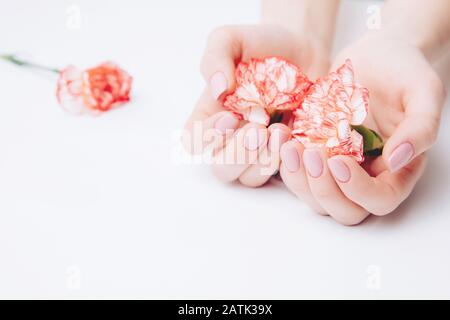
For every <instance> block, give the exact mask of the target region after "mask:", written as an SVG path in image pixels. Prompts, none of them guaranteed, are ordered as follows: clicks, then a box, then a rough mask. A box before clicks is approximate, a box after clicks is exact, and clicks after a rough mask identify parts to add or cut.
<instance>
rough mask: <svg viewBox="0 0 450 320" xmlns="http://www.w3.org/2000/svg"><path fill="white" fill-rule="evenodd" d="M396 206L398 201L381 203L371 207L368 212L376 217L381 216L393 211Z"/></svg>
mask: <svg viewBox="0 0 450 320" xmlns="http://www.w3.org/2000/svg"><path fill="white" fill-rule="evenodd" d="M398 206H399V203H395V202H389V203H384V204H383V205H380V206H378V207H374V208H372V209H371V210H370V213H371V214H373V215H375V216H378V217H383V216H386V215H388V214H390V213H391V212H393V211H394V210H395V209H397V207H398Z"/></svg>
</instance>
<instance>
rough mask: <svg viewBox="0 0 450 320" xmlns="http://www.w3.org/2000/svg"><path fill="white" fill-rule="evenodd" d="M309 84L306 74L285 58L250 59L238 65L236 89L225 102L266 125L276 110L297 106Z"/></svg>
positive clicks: (244, 117) (230, 107)
mask: <svg viewBox="0 0 450 320" xmlns="http://www.w3.org/2000/svg"><path fill="white" fill-rule="evenodd" d="M310 86H311V82H310V81H309V79H308V78H307V77H306V75H305V74H303V73H302V72H301V71H300V69H299V68H298V67H297V66H295V65H293V64H291V63H289V62H287V61H285V60H283V59H280V58H275V57H272V58H266V59H264V60H259V59H251V60H250V62H249V63H248V64H247V63H243V62H241V63H239V65H238V66H237V68H236V91H235V92H234V93H232V94H230V95H228V96H227V97H226V99H225V103H224V105H225V107H226V108H227V109H229V110H230V111H233V112H234V113H236V114H238V115H240V116H241V117H242V118H243V119H244V120H248V121H251V122H256V123H260V124H263V125H266V126H267V125H268V124H269V122H270V116H271V115H272V114H273V112H275V111H277V110H279V111H284V110H294V109H295V108H297V107H298V106H299V105H300V104H301V102H302V101H303V98H304V96H305V94H306V92H307V90H308V89H309V87H310Z"/></svg>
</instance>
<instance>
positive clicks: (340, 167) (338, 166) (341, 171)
mask: <svg viewBox="0 0 450 320" xmlns="http://www.w3.org/2000/svg"><path fill="white" fill-rule="evenodd" d="M328 168H330V171H331V173H332V174H333V176H334V177H335V178H336V180H338V181H339V182H343V183H345V182H348V181H349V180H350V169H349V168H348V167H347V165H346V164H345V163H344V161H342V160H340V159H336V158H331V159H328Z"/></svg>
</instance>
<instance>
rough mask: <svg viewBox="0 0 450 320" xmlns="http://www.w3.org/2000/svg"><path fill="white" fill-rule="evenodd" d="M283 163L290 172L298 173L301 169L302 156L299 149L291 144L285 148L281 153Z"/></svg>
mask: <svg viewBox="0 0 450 320" xmlns="http://www.w3.org/2000/svg"><path fill="white" fill-rule="evenodd" d="M280 157H281V161H282V162H283V163H284V166H285V167H286V169H288V170H289V172H292V173H294V172H297V171H298V169H300V156H299V155H298V152H297V149H296V148H295V146H293V145H291V144H287V145H285V146H283V148H282V149H281V152H280Z"/></svg>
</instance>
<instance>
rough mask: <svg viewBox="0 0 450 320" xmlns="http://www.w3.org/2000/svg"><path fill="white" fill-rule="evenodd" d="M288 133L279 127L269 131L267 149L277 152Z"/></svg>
mask: <svg viewBox="0 0 450 320" xmlns="http://www.w3.org/2000/svg"><path fill="white" fill-rule="evenodd" d="M289 136H290V134H289V133H288V132H286V131H284V130H281V129H275V130H273V131H272V132H271V134H270V138H269V150H270V151H272V152H278V151H280V149H281V146H282V145H283V143H285V142H286V141H288V139H289Z"/></svg>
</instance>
